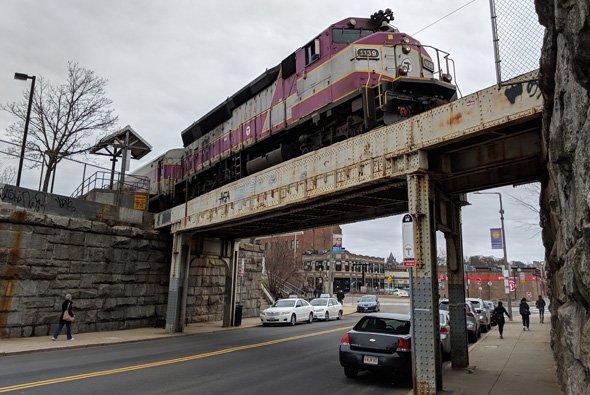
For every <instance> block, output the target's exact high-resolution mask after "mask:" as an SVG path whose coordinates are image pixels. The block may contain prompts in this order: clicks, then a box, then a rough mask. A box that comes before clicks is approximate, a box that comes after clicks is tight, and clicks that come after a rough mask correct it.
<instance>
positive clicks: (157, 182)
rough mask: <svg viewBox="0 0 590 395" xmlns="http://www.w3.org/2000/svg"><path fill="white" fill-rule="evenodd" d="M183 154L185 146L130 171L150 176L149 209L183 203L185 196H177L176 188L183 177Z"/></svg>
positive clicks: (132, 173)
mask: <svg viewBox="0 0 590 395" xmlns="http://www.w3.org/2000/svg"><path fill="white" fill-rule="evenodd" d="M183 154H184V149H183V148H175V149H171V150H169V151H166V153H164V154H162V155H160V156H159V157H157V158H156V159H154V160H153V161H151V162H149V163H147V164H145V165H143V166H141V167H140V168H138V169H137V170H135V171H133V172H131V173H130V174H131V175H133V176H137V177H147V178H149V180H150V184H149V203H148V208H149V211H152V212H159V211H162V210H165V209H167V208H170V207H172V206H173V205H175V204H180V203H182V200H183V198H184V196H181V197H178V196H175V189H176V184H177V183H178V181H180V180H181V179H182V166H181V160H182V156H183Z"/></svg>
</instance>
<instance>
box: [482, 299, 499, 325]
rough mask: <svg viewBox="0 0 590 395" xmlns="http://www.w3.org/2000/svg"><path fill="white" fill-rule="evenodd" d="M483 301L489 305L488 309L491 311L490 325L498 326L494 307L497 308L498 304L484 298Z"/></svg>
mask: <svg viewBox="0 0 590 395" xmlns="http://www.w3.org/2000/svg"><path fill="white" fill-rule="evenodd" d="M483 303H484V304H485V305H486V306H487V308H488V311H489V312H490V325H491V326H496V325H497V323H496V319H495V318H494V309H495V308H496V304H495V303H494V302H492V301H491V300H484V301H483Z"/></svg>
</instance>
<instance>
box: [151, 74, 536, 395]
mask: <svg viewBox="0 0 590 395" xmlns="http://www.w3.org/2000/svg"><path fill="white" fill-rule="evenodd" d="M536 75H537V73H536V72H531V73H528V74H524V75H522V76H519V77H518V78H515V79H514V80H511V81H509V82H508V83H507V84H506V85H505V86H502V87H497V86H492V87H489V88H487V89H484V90H482V91H479V92H476V93H474V94H471V95H469V96H466V97H463V98H461V99H459V100H457V101H454V102H452V103H449V104H447V105H445V106H441V107H438V108H436V109H433V110H431V111H428V112H425V113H422V114H419V115H417V116H414V117H412V118H410V119H407V120H405V121H402V122H398V123H395V124H393V125H389V126H384V127H380V128H377V129H375V130H373V131H371V132H368V133H366V134H363V135H360V136H357V137H355V138H351V139H348V140H346V141H343V142H340V143H337V144H334V145H331V146H329V147H326V148H323V149H321V150H318V151H315V152H311V153H309V154H306V155H304V156H301V157H298V158H295V159H292V160H290V161H288V162H285V163H282V164H280V165H277V166H274V167H272V168H269V169H267V170H264V171H262V172H260V173H257V174H255V175H252V176H249V177H247V178H244V179H241V180H238V181H236V182H234V183H231V184H228V185H226V186H224V187H222V188H219V189H217V190H215V191H212V192H210V193H207V194H205V195H202V196H199V197H197V198H195V199H193V200H190V201H188V202H187V203H185V204H182V205H180V206H176V207H174V208H172V209H170V210H167V211H164V212H162V213H159V214H158V215H157V216H156V218H155V227H156V228H160V229H164V228H168V227H169V228H170V231H171V232H172V234H173V235H174V247H173V248H174V251H173V252H174V253H173V258H172V266H171V274H170V276H171V277H170V290H169V299H168V318H169V320H168V322H167V329H168V330H169V331H175V330H177V329H178V325H179V317H180V313H179V310H180V304H181V303H182V301H181V299H182V298H181V295H179V294H178V289H179V285H180V284H182V281H184V277H185V276H186V267H187V263H188V262H190V257H191V256H192V255H194V254H205V255H206V254H209V255H216V256H220V257H223V258H225V259H226V262H227V265H228V268H229V269H230V271H229V272H230V275H231V278H230V279H229V280H230V281H228V282H227V285H226V303H225V305H226V306H225V312H224V325H233V319H234V317H233V311H234V306H235V283H236V279H237V269H236V267H237V264H236V260H237V258H236V257H237V255H236V250H237V248H236V245H235V240H237V239H241V238H247V237H253V236H261V235H266V234H273V233H281V232H287V231H294V230H300V229H306V228H312V227H318V226H324V225H331V224H343V223H350V222H355V221H361V220H368V219H373V218H377V217H382V216H388V215H394V214H402V213H409V214H410V215H411V216H412V218H413V224H414V243H415V246H414V248H415V264H416V267H415V269H414V274H413V279H412V285H413V292H412V295H411V298H412V304H413V320H414V325H413V331H414V333H413V347H414V356H415V365H414V391H415V393H419V394H434V393H436V389H437V388H442V375H441V371H440V363H439V361H440V358H441V356H440V350H439V348H438V344H437V339H438V330H439V323H438V314H436V312H437V309H438V305H437V298H436V292H435V290H436V236H435V232H436V231H437V230H439V231H442V232H443V233H444V234H445V239H446V249H447V265H448V276H449V278H448V282H449V285H448V294H449V300H450V306H451V309H450V310H451V326H452V331H451V334H452V339H451V342H452V347H453V354H452V365H453V367H467V366H468V365H469V360H468V352H467V337H466V332H465V315H464V312H463V302H464V298H465V286H464V283H463V282H464V279H463V278H464V277H463V264H462V257H463V253H462V245H461V217H460V215H461V206H463V205H465V204H467V202H466V198H465V194H466V193H467V192H471V191H477V190H480V189H486V188H492V187H497V186H502V185H508V184H519V183H527V182H531V181H534V180H539V179H540V178H541V176H542V174H543V173H544V172H545V166H544V164H543V163H542V157H541V146H542V144H541V131H540V129H541V117H542V104H543V103H542V97H541V91H540V89H539V86H538V84H537V82H536ZM400 226H401V224H400Z"/></svg>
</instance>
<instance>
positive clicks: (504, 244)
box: [473, 192, 512, 321]
mask: <svg viewBox="0 0 590 395" xmlns="http://www.w3.org/2000/svg"><path fill="white" fill-rule="evenodd" d="M473 193H474V194H476V195H498V198H500V223H501V224H502V249H503V250H504V267H505V269H506V272H507V273H508V276H510V274H511V270H510V265H509V263H508V258H507V257H506V232H505V231H504V208H503V207H502V194H501V193H500V192H473ZM508 285H509V286H510V277H509V278H508ZM508 311H509V312H510V321H512V298H511V296H510V289H509V290H508Z"/></svg>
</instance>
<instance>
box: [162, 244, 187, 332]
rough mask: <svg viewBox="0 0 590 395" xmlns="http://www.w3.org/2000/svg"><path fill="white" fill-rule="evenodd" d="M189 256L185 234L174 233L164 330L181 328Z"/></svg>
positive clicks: (176, 330) (178, 330)
mask: <svg viewBox="0 0 590 395" xmlns="http://www.w3.org/2000/svg"><path fill="white" fill-rule="evenodd" d="M189 256H190V247H189V246H188V244H187V235H186V234H183V233H175V234H174V240H173V244H172V262H171V266H170V282H169V285H168V307H167V309H166V332H169V333H172V332H180V331H181V330H182V327H183V325H182V322H181V318H180V317H181V315H182V313H181V311H183V310H184V306H183V303H182V301H183V294H184V291H183V289H184V279H185V276H186V275H187V269H186V268H187V266H188V262H189Z"/></svg>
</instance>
